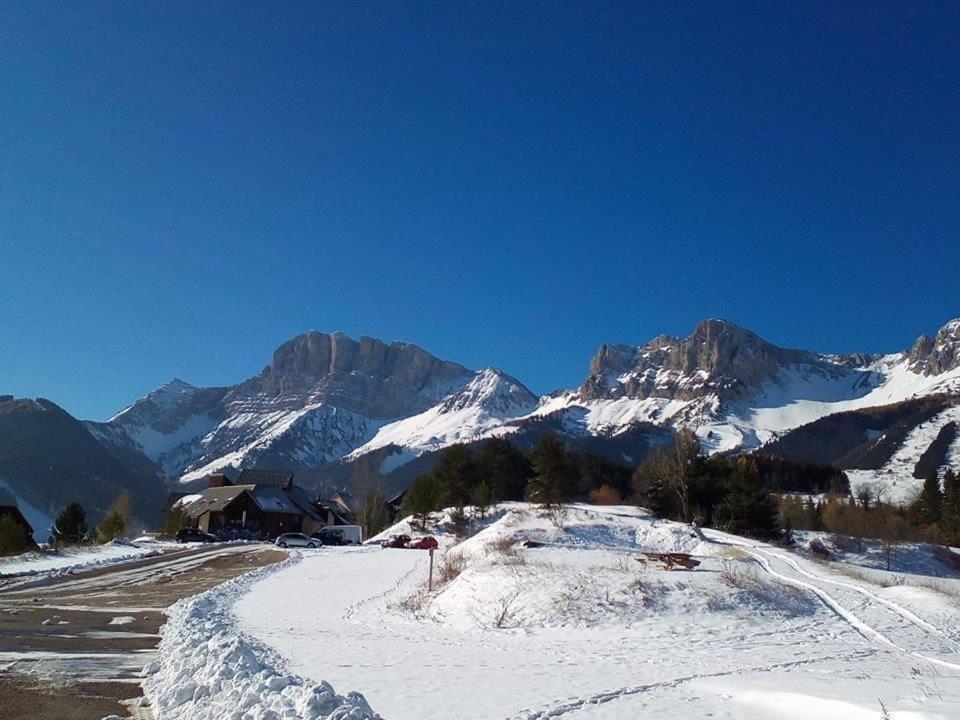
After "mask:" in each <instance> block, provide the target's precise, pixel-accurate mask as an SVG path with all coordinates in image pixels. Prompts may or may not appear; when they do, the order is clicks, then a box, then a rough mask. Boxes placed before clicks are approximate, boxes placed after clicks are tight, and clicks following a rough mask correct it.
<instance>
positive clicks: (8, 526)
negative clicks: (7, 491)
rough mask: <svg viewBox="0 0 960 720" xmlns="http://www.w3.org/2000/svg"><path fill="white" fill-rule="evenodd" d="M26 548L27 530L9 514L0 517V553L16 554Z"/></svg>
mask: <svg viewBox="0 0 960 720" xmlns="http://www.w3.org/2000/svg"><path fill="white" fill-rule="evenodd" d="M26 549H27V531H26V530H25V529H24V527H23V526H22V525H21V524H20V523H18V522H17V521H16V520H14V519H13V518H12V517H10V516H9V515H4V516H3V517H0V555H17V554H19V553H22V552H23V551H24V550H26Z"/></svg>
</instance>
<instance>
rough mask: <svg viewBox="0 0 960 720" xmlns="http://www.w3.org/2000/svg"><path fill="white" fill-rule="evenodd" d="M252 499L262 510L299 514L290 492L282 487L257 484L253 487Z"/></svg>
mask: <svg viewBox="0 0 960 720" xmlns="http://www.w3.org/2000/svg"><path fill="white" fill-rule="evenodd" d="M252 494H253V499H254V500H256V501H257V505H259V506H260V509H261V510H263V511H264V512H273V513H285V514H287V515H300V514H301V511H300V508H299V507H297V505H296V504H295V503H294V502H293V500H291V498H290V493H288V492H286V491H285V490H284V489H283V488H279V487H272V486H270V485H257V486H256V487H255V488H254V489H253V493H252Z"/></svg>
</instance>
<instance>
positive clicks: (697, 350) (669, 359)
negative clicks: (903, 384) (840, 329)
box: [580, 318, 832, 400]
mask: <svg viewBox="0 0 960 720" xmlns="http://www.w3.org/2000/svg"><path fill="white" fill-rule="evenodd" d="M798 364H800V365H810V366H815V367H818V368H820V369H821V370H823V371H825V372H830V371H831V368H832V366H831V365H830V364H829V363H827V362H825V361H824V360H822V359H821V358H819V357H818V356H816V355H815V354H813V353H811V352H808V351H805V350H789V349H785V348H780V347H777V346H776V345H772V344H771V343H768V342H767V341H766V340H764V339H763V338H761V337H760V336H759V335H757V334H756V333H753V332H750V331H749V330H745V329H744V328H741V327H739V326H738V325H735V324H734V323H731V322H729V321H727V320H721V319H717V318H712V319H709V320H704V321H703V322H700V323H698V324H697V326H696V327H695V328H694V331H693V333H692V334H691V335H690V336H689V337H687V338H683V339H680V338H675V337H672V336H670V335H660V336H658V337H656V338H654V339H653V340H651V341H650V342H649V343H647V344H646V345H642V346H640V347H637V348H633V347H630V346H625V345H604V346H602V347H601V348H600V351H599V352H598V353H597V355H596V356H594V358H593V360H592V361H591V363H590V375H589V376H588V378H587V380H586V382H585V383H584V384H583V385H582V386H581V388H580V395H581V397H582V398H584V399H586V400H590V399H599V398H610V397H622V396H628V397H639V398H645V397H664V398H677V399H681V400H689V399H693V398H695V397H702V396H704V395H706V394H710V393H717V394H718V395H719V396H721V397H722V398H731V399H735V398H741V397H746V396H748V395H749V394H750V393H751V392H752V391H753V390H755V389H756V388H759V387H760V386H761V385H762V384H763V383H764V382H766V381H769V380H773V379H775V378H776V377H777V375H778V373H779V371H780V370H781V369H782V368H784V367H786V366H789V365H798Z"/></svg>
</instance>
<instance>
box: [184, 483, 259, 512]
mask: <svg viewBox="0 0 960 720" xmlns="http://www.w3.org/2000/svg"><path fill="white" fill-rule="evenodd" d="M251 490H253V485H228V486H226V487H217V488H207V489H206V490H204V491H203V492H202V493H200V495H201V497H200V498H199V499H198V500H194V501H193V502H192V503H190V504H189V505H187V515H189V516H190V517H192V518H195V517H200V516H201V515H203V513H205V512H220V511H221V510H223V509H224V508H225V507H227V505H229V504H230V503H231V502H233V501H234V500H236V499H237V498H238V497H239V496H240V495H242V494H243V493H245V492H248V491H251Z"/></svg>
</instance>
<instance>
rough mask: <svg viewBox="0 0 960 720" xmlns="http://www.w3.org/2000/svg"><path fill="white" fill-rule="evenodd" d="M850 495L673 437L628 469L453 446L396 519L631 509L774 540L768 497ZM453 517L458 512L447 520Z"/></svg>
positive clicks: (769, 460)
mask: <svg viewBox="0 0 960 720" xmlns="http://www.w3.org/2000/svg"><path fill="white" fill-rule="evenodd" d="M795 491H800V492H808V493H825V492H834V493H838V494H845V493H847V492H849V483H848V481H847V477H846V475H845V474H844V473H842V472H840V471H838V470H836V469H835V468H832V467H830V466H822V465H817V464H814V463H807V462H798V461H792V460H785V459H783V458H778V457H774V456H766V455H764V456H753V455H745V456H739V457H734V458H729V457H719V456H714V457H703V456H701V455H700V444H699V441H698V440H697V438H696V435H695V434H694V433H693V432H691V431H689V430H681V431H680V432H679V433H678V434H677V436H676V437H675V438H674V440H673V441H672V442H671V443H669V444H667V445H664V446H661V447H660V449H659V450H658V451H657V452H655V453H654V454H653V455H652V456H651V457H650V458H649V459H648V460H647V461H645V462H644V463H643V464H641V465H640V466H639V467H638V468H636V469H631V468H628V467H625V466H623V465H620V464H618V463H615V462H612V461H610V460H608V459H606V458H604V457H601V456H598V455H593V454H590V453H571V452H569V451H568V450H566V449H565V446H564V443H563V441H562V440H560V439H559V438H558V437H557V436H556V435H552V434H548V435H545V436H544V437H542V438H541V439H540V441H539V442H538V443H537V445H536V446H535V447H534V449H533V450H532V451H531V452H529V453H524V452H522V451H520V450H518V449H517V448H515V447H514V446H513V445H512V444H510V442H508V441H507V440H504V439H502V438H492V439H490V440H487V441H486V443H484V445H483V446H482V447H481V449H480V450H479V451H477V452H472V451H471V450H470V449H469V448H468V447H466V446H465V445H452V446H450V447H449V448H447V449H446V451H445V452H444V453H443V455H442V457H441V460H440V463H439V464H438V465H437V466H436V467H435V468H434V469H433V470H432V471H431V472H429V473H426V474H423V475H420V476H419V477H417V478H416V479H415V480H414V482H413V484H412V485H411V486H410V489H409V490H408V492H407V495H406V497H405V500H404V509H405V513H406V514H409V515H413V516H414V517H415V519H416V521H417V522H418V524H420V525H421V526H423V525H424V524H425V523H426V521H427V520H428V518H429V516H430V514H431V513H433V512H434V511H436V510H439V509H440V508H444V507H453V508H463V507H465V506H468V505H471V506H474V507H476V508H477V509H478V510H479V512H480V514H483V513H485V512H486V508H487V507H488V506H489V505H490V504H492V503H494V502H499V501H504V500H529V501H531V502H538V503H542V504H545V505H555V504H559V503H565V502H570V501H575V500H584V501H590V502H594V503H597V504H618V503H621V502H631V503H636V504H639V505H642V506H644V507H648V508H650V509H651V510H653V511H654V512H656V513H657V514H659V515H661V516H662V517H667V518H671V519H676V520H682V521H685V522H696V523H700V524H704V525H711V526H714V527H719V528H722V529H725V530H729V531H730V532H734V533H738V534H743V535H750V536H753V537H759V538H765V539H773V538H777V537H779V536H780V535H781V526H780V519H779V509H778V507H777V502H776V500H775V498H774V496H773V493H774V492H795ZM455 516H456V517H462V511H461V512H457V513H455Z"/></svg>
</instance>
